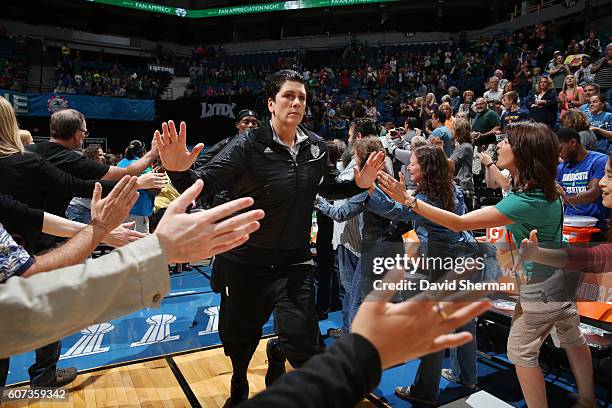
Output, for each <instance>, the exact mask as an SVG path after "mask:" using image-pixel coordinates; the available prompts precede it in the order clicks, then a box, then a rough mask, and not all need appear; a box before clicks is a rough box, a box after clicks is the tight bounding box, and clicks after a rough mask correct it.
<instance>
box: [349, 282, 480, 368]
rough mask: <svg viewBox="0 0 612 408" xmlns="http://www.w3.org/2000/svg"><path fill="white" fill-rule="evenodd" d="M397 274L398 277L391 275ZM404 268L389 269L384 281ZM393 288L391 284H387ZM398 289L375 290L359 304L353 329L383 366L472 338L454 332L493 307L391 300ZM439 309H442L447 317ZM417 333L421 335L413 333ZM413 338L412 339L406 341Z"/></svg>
mask: <svg viewBox="0 0 612 408" xmlns="http://www.w3.org/2000/svg"><path fill="white" fill-rule="evenodd" d="M391 275H395V276H391ZM402 276H403V275H402V273H401V271H399V270H398V271H390V272H389V273H388V274H387V276H385V278H384V279H383V284H389V283H397V282H399V280H400V279H401V277H402ZM388 287H391V286H388ZM394 293H395V291H392V290H386V291H385V290H374V291H372V292H370V294H369V295H368V296H367V297H366V299H365V300H364V302H363V303H362V304H361V306H360V307H359V311H358V312H357V315H356V316H355V320H354V321H353V324H352V327H351V331H352V332H353V333H357V334H359V335H361V336H363V337H365V338H366V339H368V340H369V341H370V343H372V344H373V345H374V347H375V348H376V350H377V351H378V355H379V357H380V362H381V366H382V368H383V369H385V368H389V367H392V366H394V365H397V364H400V363H404V362H406V361H408V360H412V359H414V358H417V357H420V356H423V355H427V354H431V353H434V352H436V351H440V350H443V349H445V348H451V347H458V346H461V345H463V344H465V343H467V342H469V341H471V340H472V339H473V337H472V335H471V334H470V333H468V332H460V333H451V332H452V331H453V330H454V329H456V328H458V327H461V326H463V325H464V324H466V323H467V322H469V321H470V320H471V319H473V318H474V317H476V316H478V315H480V314H482V313H484V312H485V311H486V310H487V309H488V308H489V306H490V303H489V302H487V301H480V302H432V301H426V300H408V301H405V302H402V303H390V302H389V300H390V299H391V297H392V296H393V294H394ZM438 308H442V309H443V312H444V314H445V315H446V318H443V317H442V314H441V313H440V312H439V309H438ZM414 333H418V336H414ZM407 337H410V339H411V341H408V342H407V341H405V339H406V338H407Z"/></svg>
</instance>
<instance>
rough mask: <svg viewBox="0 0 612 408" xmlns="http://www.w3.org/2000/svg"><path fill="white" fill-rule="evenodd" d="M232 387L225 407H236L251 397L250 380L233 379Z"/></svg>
mask: <svg viewBox="0 0 612 408" xmlns="http://www.w3.org/2000/svg"><path fill="white" fill-rule="evenodd" d="M231 384H232V385H231V389H230V397H229V398H228V399H227V400H226V401H225V404H224V405H223V408H230V407H235V406H236V405H238V404H240V403H241V402H243V401H246V400H248V399H249V382H248V381H246V380H244V381H234V380H233V379H232V383H231Z"/></svg>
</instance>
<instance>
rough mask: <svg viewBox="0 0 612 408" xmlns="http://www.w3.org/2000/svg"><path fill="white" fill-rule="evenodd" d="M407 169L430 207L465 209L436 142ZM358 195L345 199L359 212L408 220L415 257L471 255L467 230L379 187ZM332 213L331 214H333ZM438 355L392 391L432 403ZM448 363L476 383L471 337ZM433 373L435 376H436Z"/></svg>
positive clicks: (422, 273)
mask: <svg viewBox="0 0 612 408" xmlns="http://www.w3.org/2000/svg"><path fill="white" fill-rule="evenodd" d="M408 171H409V172H410V175H411V177H412V181H413V182H414V183H416V186H417V189H416V197H419V199H420V200H422V201H424V202H427V203H430V204H431V205H432V206H436V207H439V208H442V209H444V210H448V211H452V212H453V213H455V214H457V215H463V214H465V212H466V206H465V204H464V199H463V194H462V192H461V189H460V188H459V187H457V186H455V185H454V183H453V175H454V174H453V173H451V171H450V165H449V161H448V159H447V157H446V154H445V153H444V151H443V150H442V149H441V148H440V147H438V146H433V145H425V146H421V147H418V148H416V149H415V150H414V151H413V152H412V154H411V156H410V162H409V164H408ZM389 177H391V176H389ZM402 179H403V177H402ZM362 195H363V197H361V200H359V199H356V198H357V197H354V198H353V199H351V200H349V202H352V205H353V206H354V207H355V209H356V211H358V212H359V211H363V210H364V209H365V210H367V211H366V213H373V214H375V215H378V216H381V217H384V218H387V219H390V220H404V221H408V222H410V221H411V222H412V223H413V225H414V230H415V232H416V234H417V236H418V238H419V241H420V244H419V248H418V250H419V256H420V257H422V258H437V257H441V258H444V257H448V256H455V257H464V256H471V253H470V255H468V254H466V251H467V250H472V249H473V247H472V241H473V237H472V236H471V235H470V234H465V233H461V232H453V231H451V230H450V229H448V228H445V227H442V226H441V225H439V224H437V223H435V222H432V221H429V220H428V219H427V218H425V217H422V216H420V215H419V214H417V213H416V212H414V211H413V210H412V209H411V208H409V207H405V206H402V205H399V204H397V203H395V202H394V201H393V200H391V199H390V198H389V197H388V196H386V195H385V194H384V193H383V192H382V191H381V190H380V189H378V188H371V189H370V191H369V197H365V194H364V193H362ZM364 203H365V205H364ZM341 208H342V207H337V210H336V211H338V212H340V211H342V212H344V213H345V214H346V213H349V212H350V211H348V209H346V208H345V209H341ZM319 209H321V208H320V207H319ZM366 213H364V223H365V221H366V217H365V214H366ZM331 216H332V218H334V217H333V214H332V215H331ZM366 249H367V247H365V246H363V245H362V255H361V257H362V258H361V263H362V264H363V265H364V267H363V268H362V269H363V270H364V271H365V270H371V268H370V265H369V263H368V258H369V257H368V256H367V253H366ZM415 272H416V273H414V274H413V275H411V276H412V277H415V278H416V277H419V278H421V279H426V280H429V281H431V282H436V281H438V280H440V279H441V278H442V277H443V276H445V275H446V274H447V273H448V272H449V271H448V270H445V269H437V268H436V267H435V266H434V267H433V268H431V269H419V270H418V271H415ZM362 288H363V286H362ZM462 330H466V331H469V332H471V333H472V334H474V333H475V326H474V322H473V321H472V322H470V323H468V324H467V325H466V326H464V327H463V328H462ZM443 360H444V354H443V353H433V354H430V355H427V356H425V357H423V358H422V359H421V364H420V365H419V369H418V372H417V376H416V378H415V381H414V385H413V386H411V387H405V386H402V387H397V388H396V390H395V393H396V395H397V396H399V397H400V398H402V399H406V400H409V401H414V402H421V403H429V404H434V403H435V402H436V400H437V397H438V392H439V391H438V385H439V378H440V373H441V369H442V362H443ZM451 366H452V369H451V370H448V372H446V373H445V374H446V375H448V377H449V378H452V379H456V380H457V381H460V382H461V383H463V384H465V385H467V386H468V387H473V386H474V385H475V384H476V343H475V342H471V343H468V344H466V345H464V346H461V347H459V348H458V349H457V358H453V359H452V360H451ZM436 378H437V379H438V381H436V380H435V379H436ZM432 380H433V381H432Z"/></svg>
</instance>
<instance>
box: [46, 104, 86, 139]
mask: <svg viewBox="0 0 612 408" xmlns="http://www.w3.org/2000/svg"><path fill="white" fill-rule="evenodd" d="M83 122H85V116H83V114H82V113H81V112H79V111H77V110H74V109H62V110H60V111H57V112H55V113H54V114H53V115H51V120H50V121H49V131H50V132H51V137H52V138H54V139H61V140H70V139H71V138H72V137H73V136H74V133H75V132H76V131H77V130H79V129H81V127H82V126H83Z"/></svg>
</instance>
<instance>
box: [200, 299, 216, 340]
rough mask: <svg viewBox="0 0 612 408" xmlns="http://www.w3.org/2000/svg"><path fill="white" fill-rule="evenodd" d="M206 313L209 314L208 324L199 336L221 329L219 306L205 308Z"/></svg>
mask: <svg viewBox="0 0 612 408" xmlns="http://www.w3.org/2000/svg"><path fill="white" fill-rule="evenodd" d="M204 314H205V315H208V324H207V325H206V329H204V330H202V331H201V332H199V333H198V336H204V335H206V334H210V333H216V332H218V331H219V306H210V307H207V308H206V309H204Z"/></svg>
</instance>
